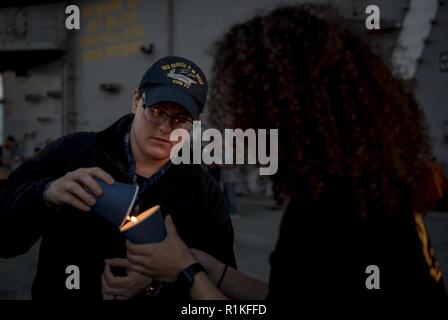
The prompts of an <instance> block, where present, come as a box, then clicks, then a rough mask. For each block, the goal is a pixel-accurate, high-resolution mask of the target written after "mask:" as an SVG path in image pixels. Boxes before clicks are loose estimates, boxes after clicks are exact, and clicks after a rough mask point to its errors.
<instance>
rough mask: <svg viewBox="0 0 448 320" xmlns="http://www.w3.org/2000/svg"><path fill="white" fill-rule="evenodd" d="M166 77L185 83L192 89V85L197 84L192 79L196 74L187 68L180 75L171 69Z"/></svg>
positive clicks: (181, 70)
mask: <svg viewBox="0 0 448 320" xmlns="http://www.w3.org/2000/svg"><path fill="white" fill-rule="evenodd" d="M166 76H167V77H169V78H173V79H176V80H178V81H181V82H183V83H184V84H185V85H186V86H187V87H190V86H191V85H192V84H197V82H196V81H195V80H193V79H191V78H190V77H194V74H192V73H191V71H190V70H188V69H186V68H181V69H180V70H179V72H178V73H176V68H174V69H171V70H170V72H168V73H167V75H166Z"/></svg>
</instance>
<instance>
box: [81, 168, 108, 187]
mask: <svg viewBox="0 0 448 320" xmlns="http://www.w3.org/2000/svg"><path fill="white" fill-rule="evenodd" d="M87 170H88V172H89V174H90V175H91V176H92V177H96V178H100V179H101V180H103V181H104V182H106V183H108V184H110V185H112V184H114V183H115V180H114V178H112V176H111V175H110V174H108V173H107V172H106V171H104V170H103V169H101V168H98V167H95V168H88V169H87Z"/></svg>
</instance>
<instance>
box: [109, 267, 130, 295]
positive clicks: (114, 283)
mask: <svg viewBox="0 0 448 320" xmlns="http://www.w3.org/2000/svg"><path fill="white" fill-rule="evenodd" d="M103 275H104V279H105V281H106V284H107V285H108V287H109V288H110V289H126V288H129V286H130V281H129V277H128V276H124V277H115V276H114V275H113V273H112V270H111V269H110V266H109V265H108V264H106V267H105V268H104V274H103ZM114 294H120V295H122V294H123V292H121V293H114Z"/></svg>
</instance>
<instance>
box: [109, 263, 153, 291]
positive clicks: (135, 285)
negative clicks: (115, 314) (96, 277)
mask: <svg viewBox="0 0 448 320" xmlns="http://www.w3.org/2000/svg"><path fill="white" fill-rule="evenodd" d="M105 262H106V266H105V268H104V272H103V276H102V277H101V291H102V293H103V299H104V300H127V299H130V298H132V297H134V296H135V295H137V294H138V293H139V292H142V291H143V290H145V289H146V288H147V287H148V286H149V285H150V284H151V282H152V280H151V278H150V277H148V276H145V275H143V274H141V273H138V272H135V271H133V270H130V268H129V267H130V262H129V261H128V260H127V259H110V260H106V261H105ZM111 267H118V268H123V269H126V272H127V275H126V276H123V277H121V276H114V275H113V273H112V271H111Z"/></svg>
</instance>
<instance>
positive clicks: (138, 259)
mask: <svg viewBox="0 0 448 320" xmlns="http://www.w3.org/2000/svg"><path fill="white" fill-rule="evenodd" d="M127 257H128V260H129V261H130V262H131V263H132V264H137V265H140V266H143V267H147V266H148V265H150V261H151V260H150V258H148V257H145V256H139V255H135V254H132V253H129V252H128V254H127Z"/></svg>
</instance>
